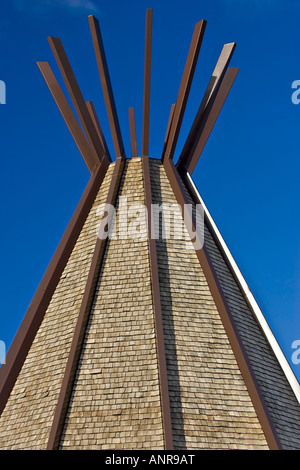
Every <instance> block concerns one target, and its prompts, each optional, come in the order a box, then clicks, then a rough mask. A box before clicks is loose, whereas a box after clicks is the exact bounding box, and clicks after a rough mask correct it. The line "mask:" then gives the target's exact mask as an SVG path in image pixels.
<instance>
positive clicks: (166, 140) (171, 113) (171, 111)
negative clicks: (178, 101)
mask: <svg viewBox="0 0 300 470" xmlns="http://www.w3.org/2000/svg"><path fill="white" fill-rule="evenodd" d="M175 106H176V105H175V103H174V104H172V106H171V109H170V114H169V119H168V125H167V130H166V135H165V140H164V146H163V151H162V155H164V153H165V149H166V145H167V142H168V138H169V133H170V128H171V124H172V121H173V116H174V111H175Z"/></svg>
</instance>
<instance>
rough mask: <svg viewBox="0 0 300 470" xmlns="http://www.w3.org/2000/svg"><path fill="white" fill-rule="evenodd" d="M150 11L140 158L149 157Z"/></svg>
mask: <svg viewBox="0 0 300 470" xmlns="http://www.w3.org/2000/svg"><path fill="white" fill-rule="evenodd" d="M151 41H152V9H150V8H149V9H148V10H147V14H146V34H145V65H144V99H143V132H142V156H144V155H149V125H150V81H151Z"/></svg>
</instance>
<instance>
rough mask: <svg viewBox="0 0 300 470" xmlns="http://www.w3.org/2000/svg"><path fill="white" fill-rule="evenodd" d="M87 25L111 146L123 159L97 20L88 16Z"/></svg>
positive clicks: (116, 115)
mask: <svg viewBox="0 0 300 470" xmlns="http://www.w3.org/2000/svg"><path fill="white" fill-rule="evenodd" d="M89 25H90V30H91V35H92V40H93V45H94V50H95V55H96V61H97V65H98V70H99V75H100V81H101V85H102V90H103V96H104V101H105V105H106V110H107V115H108V120H109V125H110V130H111V134H112V140H113V145H114V149H115V153H116V156H117V158H120V157H121V158H124V157H125V151H124V145H123V139H122V135H121V130H120V124H119V119H118V114H117V109H116V104H115V99H114V95H113V91H112V86H111V81H110V76H109V71H108V66H107V61H106V56H105V51H104V46H103V41H102V36H101V31H100V26H99V22H98V20H97V19H96V18H95V17H94V16H93V15H90V16H89Z"/></svg>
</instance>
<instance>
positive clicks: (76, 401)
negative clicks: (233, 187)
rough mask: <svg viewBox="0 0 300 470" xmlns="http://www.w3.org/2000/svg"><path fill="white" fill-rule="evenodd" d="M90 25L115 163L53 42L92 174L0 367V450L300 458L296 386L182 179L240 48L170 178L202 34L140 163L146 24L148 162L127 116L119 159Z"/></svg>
mask: <svg viewBox="0 0 300 470" xmlns="http://www.w3.org/2000/svg"><path fill="white" fill-rule="evenodd" d="M89 23H90V28H91V34H92V38H93V44H94V49H95V53H96V60H97V65H98V68H99V74H100V79H101V84H102V88H103V93H104V98H105V103H106V107H107V113H108V118H109V123H110V127H111V132H112V140H113V144H114V152H115V158H113V159H111V157H110V153H109V150H108V148H107V145H106V143H105V139H104V136H103V134H102V131H101V127H100V124H99V121H98V118H97V115H96V112H95V109H94V106H93V104H92V103H91V102H85V101H84V99H83V96H82V94H81V91H80V89H79V87H78V84H77V81H76V78H75V76H74V74H73V71H72V68H71V66H70V63H69V61H68V58H67V56H66V54H65V51H64V49H63V46H62V44H61V42H60V40H59V39H56V38H53V37H51V38H49V42H50V45H51V48H52V51H53V53H54V56H55V59H56V61H57V64H58V66H59V68H60V71H61V73H62V76H63V79H64V82H65V85H66V87H67V89H68V92H69V94H70V97H71V100H72V103H73V105H74V108H75V111H76V113H77V117H78V119H79V122H78V120H77V117H75V115H74V113H73V111H72V108H71V106H70V105H69V103H68V100H67V99H66V97H65V95H64V93H63V91H62V89H61V88H60V85H59V84H58V82H57V80H56V78H55V76H54V74H53V72H52V70H51V68H50V66H49V64H48V63H47V62H40V63H39V64H38V65H39V68H40V70H41V72H42V74H43V76H44V78H45V81H46V83H47V85H48V87H49V89H50V91H51V93H52V95H53V97H54V99H55V101H56V103H57V105H58V107H59V109H60V111H61V113H62V115H63V117H64V119H65V121H66V123H67V125H68V128H69V130H70V132H71V133H72V135H73V137H74V140H75V142H76V144H77V146H78V148H79V150H80V153H81V154H82V156H83V158H84V160H85V162H86V164H87V166H88V168H89V170H90V173H91V176H90V180H89V182H88V185H87V187H86V189H85V191H84V194H83V196H82V198H81V200H80V202H79V204H78V206H77V208H76V211H75V213H74V215H73V217H72V219H71V221H70V223H69V225H68V227H67V230H66V232H65V234H64V235H63V237H62V240H61V242H60V244H59V246H58V248H57V250H56V252H55V254H54V256H53V259H52V261H51V262H50V265H49V267H48V269H47V271H46V273H45V275H44V277H43V279H42V281H41V283H40V285H39V287H38V289H37V292H36V294H35V296H34V298H33V300H32V302H31V304H30V306H29V308H28V311H27V313H26V315H25V317H24V320H23V322H22V324H21V326H20V328H19V331H18V333H17V335H16V337H15V339H14V341H13V343H12V345H11V347H10V349H9V351H8V354H7V358H6V364H4V365H2V367H1V369H0V413H1V417H0V449H128V450H133V449H134V450H140V449H141V450H143V449H152V450H153V449H157V450H162V449H167V450H171V449H176V450H177V449H193V450H195V449H300V404H299V400H300V392H299V384H298V382H297V380H296V379H295V377H294V375H293V373H292V371H291V369H290V367H289V365H288V363H287V361H286V360H285V358H284V356H283V354H282V352H281V350H280V348H279V346H278V344H277V342H276V340H275V338H274V336H273V335H272V333H271V331H270V329H269V327H268V325H267V323H266V321H265V319H264V317H263V315H262V313H261V311H260V309H259V308H258V306H257V304H256V302H255V300H254V299H253V296H252V295H251V292H250V291H249V289H248V287H247V285H246V283H245V280H244V279H243V277H242V275H241V273H240V272H239V270H238V268H237V266H236V264H235V262H234V260H233V259H232V256H231V255H230V253H229V250H228V248H227V247H226V245H225V243H224V241H223V239H222V237H221V235H220V233H219V232H218V230H217V228H216V226H215V224H214V221H213V219H212V218H211V216H210V214H209V212H208V211H207V209H206V207H205V206H204V203H203V201H202V199H201V197H200V195H199V193H198V191H197V189H196V187H195V185H194V183H193V181H192V178H191V175H192V173H193V170H194V168H195V165H196V164H197V161H198V159H199V157H200V155H201V152H202V150H203V148H204V145H205V143H206V141H207V139H208V137H209V134H210V132H211V130H212V128H213V126H214V123H215V121H216V119H217V116H218V114H219V112H220V110H221V108H222V105H223V103H224V101H225V99H226V97H227V95H228V93H229V90H230V88H231V86H232V84H233V82H234V79H235V77H236V75H237V69H235V68H230V67H229V61H230V59H231V56H232V53H233V50H234V47H235V44H234V43H231V44H226V45H224V47H223V49H222V52H221V54H220V57H219V59H218V62H217V64H216V67H215V70H214V72H213V74H212V77H211V79H210V81H209V84H208V87H207V90H206V92H205V95H204V97H203V100H202V102H201V104H200V107H199V110H198V112H197V115H196V117H195V120H194V122H193V125H192V127H191V131H190V133H189V135H188V136H187V139H186V143H185V145H184V147H183V150H182V152H181V154H180V157H179V160H178V162H177V164H176V165H175V164H174V161H173V156H174V151H175V147H176V143H177V139H178V134H179V130H180V125H181V121H182V118H183V113H184V110H185V106H186V102H187V98H188V94H189V89H190V86H191V81H192V77H193V73H194V70H195V66H196V62H197V58H198V54H199V50H200V46H201V42H202V39H203V34H204V30H205V26H206V22H205V21H201V22H199V23H197V24H196V26H195V30H194V33H193V36H192V41H191V45H190V49H189V52H188V56H187V60H186V65H185V68H184V72H183V76H182V81H181V85H180V88H179V92H178V97H177V101H176V104H175V105H173V106H172V107H171V112H170V118H169V123H168V127H167V132H166V137H165V142H164V146H163V149H162V155H160V156H156V157H159V158H149V155H148V144H149V104H150V65H151V35H152V10H147V16H146V41H145V44H146V50H145V69H144V71H145V72H144V103H143V127H142V128H143V134H142V152H141V156H138V151H137V140H136V132H135V120H134V111H133V108H130V110H129V122H130V136H131V151H132V155H131V158H126V156H125V153H124V147H123V143H122V136H121V131H120V126H119V122H118V117H117V113H116V107H115V102H114V98H113V93H112V88H111V83H110V79H109V74H108V67H107V63H106V58H105V54H104V49H103V42H102V38H101V33H100V29H99V24H98V22H97V20H96V19H95V18H94V17H93V16H90V17H89ZM112 160H113V161H112ZM172 211H173V212H172ZM171 212H172V213H171ZM171 219H172V220H173V219H174V220H175V222H176V223H175V222H174V224H173V228H174V230H171V229H170V230H167V228H170V227H171V223H170V224H169V225H168V223H169V222H170V220H171ZM167 235H168V236H167Z"/></svg>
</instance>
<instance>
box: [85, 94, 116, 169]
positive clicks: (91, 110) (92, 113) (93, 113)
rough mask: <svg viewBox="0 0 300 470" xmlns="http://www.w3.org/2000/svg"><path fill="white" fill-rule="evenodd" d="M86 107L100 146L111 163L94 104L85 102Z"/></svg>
mask: <svg viewBox="0 0 300 470" xmlns="http://www.w3.org/2000/svg"><path fill="white" fill-rule="evenodd" d="M86 105H87V108H88V111H89V113H90V116H91V118H92V121H93V124H94V126H95V129H96V131H97V133H98V136H99V139H100V141H101V144H102V146H103V148H104V152H105V155H106V157H107V159H108V161H109V162H111V161H112V160H111V156H110V152H109V149H108V147H107V144H106V140H105V137H104V134H103V132H102V127H101V125H100V121H99V118H98V116H97V113H96V110H95V106H94V104H93V103H92V101H87V102H86Z"/></svg>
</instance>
